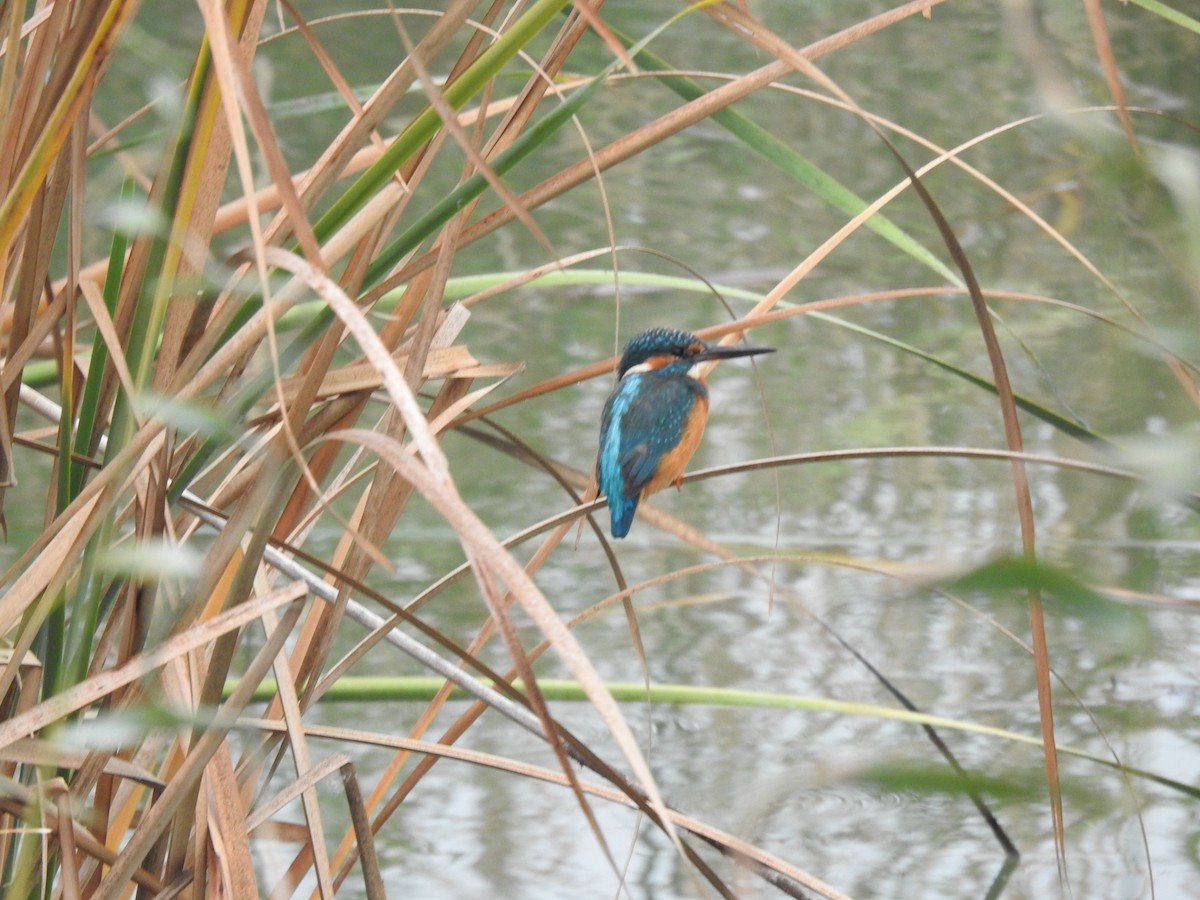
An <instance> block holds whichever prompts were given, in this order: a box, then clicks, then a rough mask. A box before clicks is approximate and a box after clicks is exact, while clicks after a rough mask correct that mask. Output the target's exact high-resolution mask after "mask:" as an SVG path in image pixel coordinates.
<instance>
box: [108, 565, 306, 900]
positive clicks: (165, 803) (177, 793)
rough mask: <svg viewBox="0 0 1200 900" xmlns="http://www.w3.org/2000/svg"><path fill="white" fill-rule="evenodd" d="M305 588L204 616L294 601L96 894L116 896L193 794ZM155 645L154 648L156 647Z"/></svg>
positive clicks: (285, 632)
mask: <svg viewBox="0 0 1200 900" xmlns="http://www.w3.org/2000/svg"><path fill="white" fill-rule="evenodd" d="M306 593H307V591H306V590H305V588H304V585H303V583H298V584H292V585H289V586H288V587H287V588H283V589H281V590H279V591H274V592H272V593H270V594H266V595H264V596H262V597H256V598H252V599H250V600H247V601H246V602H244V603H242V604H240V605H239V606H237V607H235V608H234V609H233V610H231V611H230V613H222V614H221V615H220V616H218V617H217V618H215V619H212V620H210V623H211V622H216V621H217V620H218V619H221V618H225V617H231V614H232V613H242V612H243V611H246V610H249V611H252V612H254V613H255V614H254V615H250V616H248V617H245V621H246V622H249V621H253V620H254V619H256V618H259V617H260V616H261V615H262V614H263V613H265V612H267V611H269V610H271V609H274V608H276V607H278V606H281V605H283V604H285V603H292V604H294V605H292V606H291V608H290V609H288V610H287V612H286V613H285V614H284V616H283V619H282V621H281V622H280V624H279V627H278V628H276V629H275V630H274V631H272V632H271V633H270V634H269V635H268V636H267V639H266V641H265V642H264V644H263V646H262V649H261V650H259V652H258V653H257V654H256V655H255V657H254V659H253V660H251V662H250V664H249V665H248V666H247V667H246V674H245V675H244V676H243V678H244V679H245V680H246V685H245V690H238V691H234V693H233V694H232V695H231V696H230V698H229V700H227V701H226V702H225V703H224V704H223V705H222V706H221V708H220V709H219V710H218V712H217V714H216V715H215V716H214V717H213V720H212V721H211V722H210V723H209V724H208V726H207V727H206V728H205V729H204V731H203V732H201V734H200V735H199V737H198V738H197V739H196V741H195V743H194V744H193V745H192V746H191V747H190V748H189V752H188V754H187V756H186V758H185V759H184V760H183V761H182V762H181V764H180V766H179V768H178V769H177V770H176V771H175V772H174V773H173V775H172V777H171V780H170V782H169V783H168V784H167V787H166V788H165V789H164V790H163V792H162V793H161V794H160V795H159V797H158V801H157V802H156V803H155V804H154V806H152V807H151V808H150V809H149V810H147V811H146V813H145V814H144V815H143V817H142V819H141V821H140V822H139V824H138V828H137V830H136V831H134V832H133V834H132V835H131V836H130V838H129V840H128V842H127V843H126V844H125V846H124V847H123V848H122V850H121V853H120V855H119V856H118V857H117V859H116V860H115V861H114V862H113V865H112V867H111V868H110V869H109V870H108V872H107V873H105V875H104V878H103V879H101V881H100V886H99V887H98V888H97V889H96V895H97V896H98V897H100V898H102V900H115V898H117V897H119V896H120V894H121V893H122V892H123V891H124V890H125V887H126V884H127V882H128V880H129V878H130V876H131V875H132V874H133V871H134V870H135V869H136V868H137V867H138V866H139V865H140V864H141V862H142V860H143V859H144V858H145V857H146V855H147V854H148V853H149V852H150V851H151V848H152V846H153V844H154V843H155V842H156V841H157V840H158V839H159V836H160V835H161V834H162V833H163V832H164V831H165V830H166V829H167V828H168V827H169V826H170V824H171V819H172V817H173V816H175V815H176V813H178V812H179V808H178V807H179V805H180V804H181V803H182V802H184V801H185V800H186V799H187V798H188V797H189V796H191V795H193V792H194V790H195V786H196V785H197V784H198V783H199V780H200V778H201V776H202V775H203V774H204V772H205V770H206V769H207V768H208V766H209V764H210V762H211V760H212V757H213V755H214V754H216V753H217V752H218V751H219V750H220V749H221V748H222V747H223V746H225V740H226V736H227V733H228V731H229V729H230V728H232V727H233V726H234V725H235V724H236V722H237V717H238V716H239V715H240V714H241V712H242V710H243V709H245V706H246V703H247V702H248V701H249V698H250V694H251V693H252V687H253V685H255V684H257V683H258V682H259V681H260V680H262V678H263V676H264V675H266V673H267V670H268V669H269V668H270V666H271V662H272V661H273V660H274V658H275V655H276V654H277V653H278V652H279V650H280V648H282V647H283V644H284V641H285V640H287V638H288V637H289V636H290V635H291V632H292V628H293V626H294V625H295V624H296V621H297V620H298V619H299V618H300V613H301V611H302V609H303V605H302V604H299V603H294V601H295V600H297V599H299V598H301V597H303V596H305V594H306ZM207 624H209V623H205V625H207ZM243 624H245V622H243ZM204 630H206V629H205V627H204V625H200V626H195V627H193V628H191V629H189V631H188V632H185V633H184V634H183V635H181V636H180V637H181V638H183V637H189V636H191V635H194V634H195V633H199V632H202V631H204ZM229 630H230V629H226V630H225V631H223V632H221V633H222V634H227V633H229ZM172 643H174V641H173V640H172V641H167V642H166V643H165V644H164V645H163V647H166V646H167V645H168V644H172ZM161 649H162V648H159V650H161ZM159 650H156V651H152V654H154V653H158V652H159ZM143 655H145V654H143ZM135 658H136V657H135ZM131 662H132V660H131ZM101 677H102V676H101ZM241 687H242V685H239V689H240V688H241Z"/></svg>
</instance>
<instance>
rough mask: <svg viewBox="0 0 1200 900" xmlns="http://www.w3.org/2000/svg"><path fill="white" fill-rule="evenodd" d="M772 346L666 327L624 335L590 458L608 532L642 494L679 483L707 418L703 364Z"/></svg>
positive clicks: (619, 530)
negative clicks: (723, 341)
mask: <svg viewBox="0 0 1200 900" xmlns="http://www.w3.org/2000/svg"><path fill="white" fill-rule="evenodd" d="M774 351H775V348H774V347H733V346H730V347H720V346H713V345H711V344H707V343H705V342H704V341H702V340H700V339H699V338H698V337H696V336H695V335H694V334H691V333H690V332H687V331H675V330H673V329H669V328H651V329H650V330H649V331H643V332H641V333H640V334H638V335H636V336H634V338H633V339H632V340H630V342H629V343H628V344H627V345H626V346H625V352H624V353H622V354H621V363H620V365H619V366H618V367H617V378H618V381H617V386H616V388H615V389H614V390H613V392H612V394H611V395H610V396H609V398H608V402H607V403H605V404H604V415H603V416H602V417H601V419H600V455H599V457H598V458H597V460H596V480H597V481H598V482H599V484H600V490H602V491H603V492H604V493H605V494H607V495H608V509H609V513H610V514H611V516H612V535H613V537H615V538H623V537H625V535H627V534H629V526H630V525H631V524H633V514H634V512H635V511H636V510H637V505H638V501H640V500H641V499H642V498H643V497H646V496H649V495H650V494H653V493H654V492H655V491H660V490H662V489H663V488H665V487H666V486H667V485H668V484H674V485H675V487H679V486H680V484H681V483H682V482H683V470H684V468H685V467H686V466H687V464H688V460H690V459H691V458H692V454H693V453H695V452H696V448H697V447H698V446H699V445H700V436H701V435H702V434H704V423H705V420H707V419H708V386H707V385H706V384H705V383H704V376H703V372H704V370H705V368H706V366H705V365H704V363H706V362H708V361H710V360H719V359H731V358H733V357H738V356H754V355H756V354H759V353H773V352H774Z"/></svg>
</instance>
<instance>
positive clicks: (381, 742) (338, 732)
mask: <svg viewBox="0 0 1200 900" xmlns="http://www.w3.org/2000/svg"><path fill="white" fill-rule="evenodd" d="M639 690H640V688H639ZM239 724H241V725H243V726H246V727H254V728H260V729H263V730H270V731H278V730H280V729H281V728H282V726H281V725H280V724H279V723H278V722H273V721H269V720H263V719H242V720H241V721H240V723H239ZM305 730H306V732H307V733H308V735H309V737H314V738H326V739H329V740H334V741H339V742H343V743H361V744H364V745H367V746H382V747H390V748H393V749H400V750H406V751H408V752H412V753H422V754H428V755H431V756H436V757H441V758H445V759H450V760H457V761H460V762H466V763H471V764H473V765H479V766H485V767H488V768H493V769H497V770H499V771H503V772H511V773H513V774H515V775H521V776H524V777H529V778H536V779H538V780H539V781H544V782H547V783H549V784H557V785H560V786H562V787H566V788H569V787H570V786H571V785H570V782H569V780H568V779H567V778H566V776H564V775H563V774H562V773H561V772H554V771H551V770H549V769H545V768H541V767H539V766H533V765H530V764H529V763H525V762H519V761H514V760H510V759H505V758H503V757H499V756H495V755H493V754H490V753H483V752H480V751H478V750H468V749H464V748H462V747H456V746H453V745H451V744H443V743H432V742H429V741H415V740H412V739H411V738H404V737H397V736H394V735H383V734H376V733H373V732H367V731H356V730H352V729H346V728H334V727H329V726H323V725H306V726H305ZM581 786H582V789H583V790H584V792H586V793H588V794H590V795H593V796H596V797H599V798H601V799H604V800H607V801H610V802H612V803H619V804H621V805H623V806H628V807H632V808H636V803H635V802H634V801H633V800H631V799H630V798H629V796H628V795H626V794H624V793H622V792H621V791H619V790H615V789H613V788H610V787H607V786H604V785H597V784H592V783H591V782H581ZM668 815H669V817H670V819H671V821H672V822H673V823H674V824H675V825H677V826H678V827H680V828H682V829H685V830H687V831H689V832H691V833H693V834H695V835H696V836H698V837H701V838H703V839H704V840H706V841H709V842H710V843H711V844H712V845H713V846H714V847H717V848H718V849H721V850H722V852H725V853H726V854H727V855H730V856H732V857H733V858H734V859H736V860H738V861H739V862H748V863H753V864H755V865H757V866H761V867H762V868H763V869H764V870H767V871H771V872H777V873H779V874H780V875H782V876H783V877H784V878H786V879H787V880H788V881H790V882H793V884H792V885H791V886H790V887H791V890H786V888H787V887H788V886H787V885H785V884H783V883H777V884H776V886H777V887H780V888H781V889H785V893H788V894H789V896H801V897H802V896H804V895H803V894H802V893H800V894H798V893H796V892H795V888H796V887H797V886H802V887H803V888H806V889H808V890H811V891H815V892H816V893H817V894H818V895H820V896H821V897H825V898H828V900H849V897H847V895H845V894H843V893H841V892H840V891H838V890H837V889H836V888H833V887H831V886H830V885H827V884H825V883H823V882H822V881H820V880H819V879H817V878H815V877H813V876H812V875H809V874H808V873H807V872H803V871H801V870H799V869H797V868H796V867H795V866H792V865H790V864H788V863H787V862H785V861H784V860H782V859H780V858H779V857H776V856H773V855H772V854H770V853H768V852H767V851H765V850H763V849H761V848H760V847H756V846H754V845H752V844H747V843H745V842H744V841H741V840H739V839H738V838H737V837H734V836H733V835H730V834H728V833H726V832H723V831H720V830H718V829H716V828H713V827H712V826H710V825H706V824H705V823H703V822H700V821H698V820H696V819H693V818H691V817H689V816H687V815H685V814H683V813H680V812H678V811H676V810H669V811H668Z"/></svg>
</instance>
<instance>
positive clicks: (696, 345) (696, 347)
mask: <svg viewBox="0 0 1200 900" xmlns="http://www.w3.org/2000/svg"><path fill="white" fill-rule="evenodd" d="M703 352H704V345H703V344H702V343H700V342H699V341H695V342H693V343H691V344H688V347H687V350H685V351H684V353H683V354H682V355H684V356H695V355H696V354H697V353H703Z"/></svg>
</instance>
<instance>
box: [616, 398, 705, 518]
mask: <svg viewBox="0 0 1200 900" xmlns="http://www.w3.org/2000/svg"><path fill="white" fill-rule="evenodd" d="M697 389H699V390H700V391H703V390H704V388H703V385H701V384H700V383H699V382H697V381H695V380H693V379H691V378H688V377H686V376H683V375H681V376H678V377H673V376H665V375H648V376H645V375H640V374H632V375H627V376H625V378H624V379H623V380H622V381H621V383H620V384H619V385H617V388H616V390H615V391H613V392H612V395H611V396H610V397H609V398H608V402H607V403H606V404H605V405H604V414H603V416H602V417H601V420H600V456H599V458H598V460H597V462H596V480H597V481H598V482H599V483H600V489H601V490H602V491H604V493H605V494H606V495H607V496H608V508H609V512H610V513H611V515H612V533H613V537H625V535H627V534H628V533H629V526H630V525H631V524H632V523H633V514H634V512H635V511H636V510H637V505H638V499H639V497H640V494H641V492H642V489H643V488H645V487H646V485H647V484H649V483H650V479H652V478H653V477H654V473H655V472H656V471H657V470H658V464H659V461H660V460H661V459H662V455H663V454H664V453H666V452H667V451H669V450H671V449H672V448H674V447H675V446H676V445H677V444H678V443H679V441H680V439H681V438H682V437H683V429H684V426H685V424H686V423H687V417H688V413H689V412H690V411H691V409H692V405H693V404H694V403H695V402H696V398H697Z"/></svg>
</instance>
